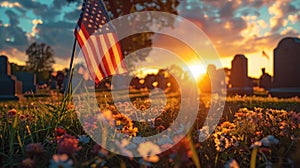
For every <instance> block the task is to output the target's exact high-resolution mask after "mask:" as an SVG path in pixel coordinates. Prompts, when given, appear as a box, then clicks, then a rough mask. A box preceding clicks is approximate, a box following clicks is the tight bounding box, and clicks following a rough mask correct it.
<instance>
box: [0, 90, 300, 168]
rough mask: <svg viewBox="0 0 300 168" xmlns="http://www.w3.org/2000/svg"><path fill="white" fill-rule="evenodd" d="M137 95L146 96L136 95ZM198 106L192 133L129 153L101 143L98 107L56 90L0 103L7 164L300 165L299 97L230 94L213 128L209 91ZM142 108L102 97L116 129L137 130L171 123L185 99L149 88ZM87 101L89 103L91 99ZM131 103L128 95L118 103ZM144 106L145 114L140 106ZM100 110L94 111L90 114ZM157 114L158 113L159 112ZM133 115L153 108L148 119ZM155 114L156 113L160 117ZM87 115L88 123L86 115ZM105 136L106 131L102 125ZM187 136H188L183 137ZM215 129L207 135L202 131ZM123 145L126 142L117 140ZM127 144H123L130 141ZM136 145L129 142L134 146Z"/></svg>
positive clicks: (139, 102)
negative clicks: (160, 96)
mask: <svg viewBox="0 0 300 168" xmlns="http://www.w3.org/2000/svg"><path fill="white" fill-rule="evenodd" d="M136 97H143V98H142V99H141V98H139V99H137V98H136ZM200 98H201V99H200V100H199V102H200V103H199V111H198V115H197V118H196V122H195V123H194V126H193V128H192V129H191V130H190V131H189V133H188V135H186V136H184V135H181V134H180V132H179V131H178V135H176V136H175V138H173V139H170V140H169V141H165V142H160V143H158V142H143V143H140V144H139V145H137V146H136V147H135V148H136V151H137V152H139V153H150V155H149V156H146V157H125V156H122V155H118V154H115V153H114V152H111V151H108V150H106V149H104V148H102V147H101V146H99V145H97V143H95V142H94V141H93V140H92V139H91V138H90V137H89V135H88V134H87V133H86V132H85V131H84V129H87V128H88V130H90V131H99V130H97V124H95V123H96V122H97V119H98V118H97V115H98V114H100V113H99V112H96V113H89V112H87V113H86V114H85V113H81V114H78V110H77V109H78V107H77V106H74V103H73V101H72V100H73V99H71V98H70V97H67V98H63V95H61V94H57V93H53V94H52V96H51V97H39V98H35V97H32V98H25V99H23V100H21V101H19V102H1V103H0V167H238V166H239V167H296V166H297V165H300V143H299V140H300V139H299V138H300V136H299V135H300V113H299V112H300V99H299V98H290V99H278V98H271V97H240V96H236V97H227V98H226V100H225V102H226V103H225V106H224V111H223V114H222V118H221V119H220V121H219V122H218V125H217V127H216V128H215V129H214V131H213V133H212V134H208V132H209V131H208V129H210V128H209V127H207V126H206V125H205V122H204V121H205V119H206V117H207V114H208V111H209V108H210V106H211V104H212V103H213V102H212V101H211V100H210V96H201V97H200ZM131 100H132V103H133V104H134V106H135V108H136V109H137V110H136V111H132V110H131V111H130V110H127V111H128V113H126V115H127V117H126V116H125V115H124V114H121V113H120V112H119V111H118V108H116V106H115V104H114V103H113V102H112V99H111V97H110V96H109V94H108V93H99V95H98V102H99V107H100V109H101V114H104V112H105V116H106V119H107V120H109V123H110V124H111V126H112V127H115V128H116V129H115V130H116V132H121V133H124V134H126V135H128V137H129V138H132V137H139V136H141V137H145V136H150V135H155V134H157V133H160V132H162V131H164V130H166V129H168V127H170V126H171V125H172V123H173V122H174V120H175V119H176V117H177V115H178V111H179V110H180V105H181V104H180V99H179V98H177V95H176V94H174V95H169V96H168V99H167V103H166V105H165V106H164V107H160V106H155V107H151V108H149V107H150V105H151V102H150V101H149V100H148V99H147V95H143V96H141V95H140V96H139V95H131ZM84 102H85V101H82V106H90V104H85V103H84ZM118 105H119V106H122V108H123V109H125V111H126V109H127V106H128V105H129V103H128V102H122V103H119V104H118ZM137 112H139V113H142V114H137ZM91 114H93V115H91ZM157 114H159V115H158V116H157ZM131 115H138V116H141V117H143V116H145V115H147V116H149V115H150V116H153V119H151V120H145V121H144V122H142V123H141V122H137V121H132V120H131V119H130V117H128V116H131ZM155 116H156V117H155ZM82 117H84V118H85V119H86V121H88V122H85V123H83V125H82V124H81V123H80V118H82ZM98 133H99V134H101V136H102V137H105V138H107V137H108V136H109V135H105V134H104V133H102V132H98ZM183 136H184V137H183ZM206 136H208V138H207V139H206V140H205V141H203V142H202V141H199V139H201V138H203V137H206ZM176 138H179V139H181V138H182V139H181V140H180V141H179V143H177V144H176V145H175V146H173V147H172V148H170V149H169V150H167V151H165V152H163V153H160V154H157V155H151V152H153V150H154V149H157V150H162V149H163V148H164V147H166V146H168V145H170V144H172V142H176V140H175V139H176ZM115 145H116V148H122V151H126V150H127V146H126V145H120V143H119V142H116V144H115ZM123 148H124V149H123ZM128 148H129V147H128Z"/></svg>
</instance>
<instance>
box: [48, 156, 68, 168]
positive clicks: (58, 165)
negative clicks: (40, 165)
mask: <svg viewBox="0 0 300 168" xmlns="http://www.w3.org/2000/svg"><path fill="white" fill-rule="evenodd" d="M72 165H73V161H72V160H71V159H69V156H68V155H67V154H61V155H60V154H55V155H53V156H52V160H50V166H49V167H50V168H72Z"/></svg>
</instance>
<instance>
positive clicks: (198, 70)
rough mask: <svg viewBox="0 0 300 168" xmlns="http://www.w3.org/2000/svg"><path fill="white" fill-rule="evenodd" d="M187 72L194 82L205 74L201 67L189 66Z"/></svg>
mask: <svg viewBox="0 0 300 168" xmlns="http://www.w3.org/2000/svg"><path fill="white" fill-rule="evenodd" d="M189 70H190V72H191V73H192V75H193V77H194V78H195V79H196V80H197V79H199V78H200V77H201V76H202V75H204V74H205V73H206V70H205V68H204V67H203V66H201V65H191V66H189Z"/></svg>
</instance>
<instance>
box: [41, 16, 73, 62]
mask: <svg viewBox="0 0 300 168" xmlns="http://www.w3.org/2000/svg"><path fill="white" fill-rule="evenodd" d="M75 25H76V24H75V23H69V22H63V21H60V22H51V23H45V24H41V25H38V26H37V29H38V30H39V41H41V42H44V43H46V44H47V45H50V46H51V47H52V48H53V49H54V51H55V55H56V56H57V57H59V58H61V59H68V58H69V57H70V53H71V50H72V44H73V41H74V35H73V30H74V28H75Z"/></svg>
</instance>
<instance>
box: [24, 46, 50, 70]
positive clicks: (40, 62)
mask: <svg viewBox="0 0 300 168" xmlns="http://www.w3.org/2000/svg"><path fill="white" fill-rule="evenodd" d="M53 54H54V50H53V49H52V48H51V47H50V46H48V45H46V44H45V43H41V44H38V43H36V42H34V43H32V44H31V45H30V46H29V47H28V49H27V50H26V55H27V56H28V60H27V61H26V67H27V69H28V70H29V71H32V72H35V73H38V72H42V71H49V70H52V65H53V64H54V63H55V61H54V58H53Z"/></svg>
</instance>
